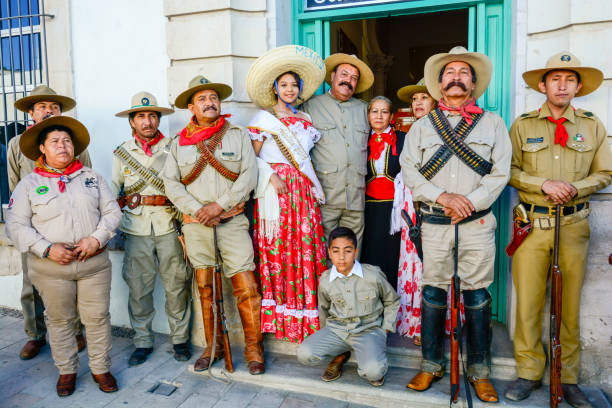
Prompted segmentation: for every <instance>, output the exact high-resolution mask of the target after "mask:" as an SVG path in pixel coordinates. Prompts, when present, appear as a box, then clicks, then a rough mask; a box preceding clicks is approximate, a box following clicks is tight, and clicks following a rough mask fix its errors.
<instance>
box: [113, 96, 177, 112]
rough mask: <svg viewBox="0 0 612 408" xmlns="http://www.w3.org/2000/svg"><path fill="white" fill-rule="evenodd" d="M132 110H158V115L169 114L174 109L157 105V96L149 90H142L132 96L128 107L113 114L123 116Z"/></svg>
mask: <svg viewBox="0 0 612 408" xmlns="http://www.w3.org/2000/svg"><path fill="white" fill-rule="evenodd" d="M133 112H158V113H159V114H160V115H169V114H171V113H174V110H173V109H170V108H164V107H163V106H157V98H156V97H155V96H154V95H153V94H152V93H150V92H146V91H142V92H138V93H137V94H136V95H134V96H132V103H131V107H130V108H129V109H126V110H124V111H121V112H119V113H115V116H117V117H119V118H125V117H127V116H130V113H133Z"/></svg>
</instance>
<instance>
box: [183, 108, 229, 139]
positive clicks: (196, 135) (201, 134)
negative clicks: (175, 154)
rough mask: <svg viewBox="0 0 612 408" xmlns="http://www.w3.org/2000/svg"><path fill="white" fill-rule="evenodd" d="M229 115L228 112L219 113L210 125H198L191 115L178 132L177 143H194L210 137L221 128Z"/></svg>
mask: <svg viewBox="0 0 612 408" xmlns="http://www.w3.org/2000/svg"><path fill="white" fill-rule="evenodd" d="M230 116H231V115H230V114H225V115H221V116H219V119H217V120H216V121H214V122H213V123H212V124H211V125H210V126H200V125H199V124H198V121H197V120H196V117H195V115H194V116H192V117H191V120H190V121H189V123H188V124H187V126H186V127H185V129H183V130H181V132H180V133H179V145H180V146H188V145H194V144H196V143H199V142H201V141H202V140H208V139H210V138H211V137H212V136H213V135H214V134H215V133H217V132H218V131H219V130H221V128H222V127H223V125H225V118H229V117H230Z"/></svg>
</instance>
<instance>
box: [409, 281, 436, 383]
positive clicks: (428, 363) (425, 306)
mask: <svg viewBox="0 0 612 408" xmlns="http://www.w3.org/2000/svg"><path fill="white" fill-rule="evenodd" d="M445 327H446V291H445V290H443V289H440V288H436V287H434V286H429V285H426V286H425V287H424V288H423V300H422V301H421V352H422V354H423V363H422V364H421V371H419V372H418V373H417V375H415V376H414V377H413V378H412V380H410V383H409V384H408V385H406V387H407V388H410V389H413V390H415V391H425V390H426V389H428V388H429V387H430V386H431V383H432V382H433V381H434V380H439V379H440V378H442V376H444V367H445V366H446V360H445V358H444V329H445Z"/></svg>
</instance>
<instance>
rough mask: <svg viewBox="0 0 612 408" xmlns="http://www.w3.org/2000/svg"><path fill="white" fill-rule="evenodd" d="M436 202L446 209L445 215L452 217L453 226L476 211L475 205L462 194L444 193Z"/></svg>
mask: <svg viewBox="0 0 612 408" xmlns="http://www.w3.org/2000/svg"><path fill="white" fill-rule="evenodd" d="M436 202H437V203H438V204H441V205H442V206H443V207H444V214H446V216H447V217H451V224H457V223H458V222H460V221H461V220H463V219H464V218H467V217H469V216H470V215H472V212H473V211H474V210H475V208H474V204H472V202H471V201H470V200H468V199H467V198H466V197H465V196H463V195H461V194H452V193H442V194H440V195H439V196H438V199H437V200H436Z"/></svg>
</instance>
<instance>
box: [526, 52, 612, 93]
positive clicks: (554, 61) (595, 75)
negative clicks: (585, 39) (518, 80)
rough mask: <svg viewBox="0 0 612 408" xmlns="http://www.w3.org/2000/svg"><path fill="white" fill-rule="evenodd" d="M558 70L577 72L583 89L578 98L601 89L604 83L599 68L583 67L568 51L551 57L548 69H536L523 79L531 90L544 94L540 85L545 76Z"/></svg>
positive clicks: (547, 65) (528, 72) (527, 73)
mask: <svg viewBox="0 0 612 408" xmlns="http://www.w3.org/2000/svg"><path fill="white" fill-rule="evenodd" d="M557 69H563V70H568V71H575V72H577V73H578V74H579V75H580V83H581V84H582V88H580V91H578V93H576V96H584V95H588V94H590V93H591V92H593V91H594V90H596V89H597V88H599V85H601V83H602V82H603V72H601V71H600V70H598V69H597V68H592V67H583V66H582V65H581V63H580V60H579V59H578V57H576V56H575V55H574V54H572V53H571V52H568V51H563V52H560V53H558V54H555V55H553V56H552V57H550V58H549V59H548V61H547V62H546V68H541V69H534V70H531V71H527V72H525V73H523V79H524V80H525V82H527V85H529V87H530V88H532V89H535V90H536V91H538V92H540V93H542V91H540V88H539V87H538V85H539V84H540V82H542V78H543V77H544V74H545V73H547V72H550V71H553V70H557Z"/></svg>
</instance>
